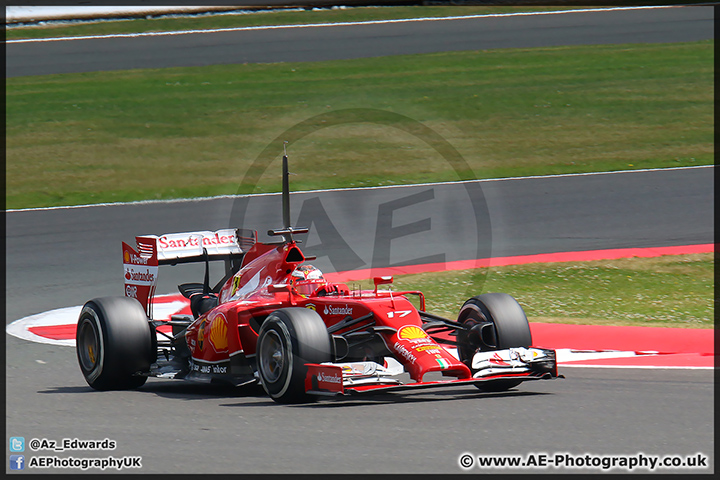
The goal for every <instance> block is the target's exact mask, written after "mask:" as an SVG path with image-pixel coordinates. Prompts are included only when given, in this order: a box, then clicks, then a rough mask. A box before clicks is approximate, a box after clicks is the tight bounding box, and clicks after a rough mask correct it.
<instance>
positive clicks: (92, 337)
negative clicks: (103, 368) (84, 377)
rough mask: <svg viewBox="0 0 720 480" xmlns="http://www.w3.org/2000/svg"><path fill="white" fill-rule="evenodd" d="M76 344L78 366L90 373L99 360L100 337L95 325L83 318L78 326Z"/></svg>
mask: <svg viewBox="0 0 720 480" xmlns="http://www.w3.org/2000/svg"><path fill="white" fill-rule="evenodd" d="M77 342H78V344H77V350H78V357H79V358H80V366H81V367H82V369H83V370H84V371H85V372H91V371H92V370H93V369H94V368H95V367H96V366H97V364H98V360H99V358H100V336H99V335H98V332H97V328H96V326H95V324H94V323H93V322H91V321H90V320H89V319H87V318H84V319H83V321H82V324H81V325H80V333H79V335H78V338H77Z"/></svg>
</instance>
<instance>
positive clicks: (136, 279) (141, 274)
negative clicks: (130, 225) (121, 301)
mask: <svg viewBox="0 0 720 480" xmlns="http://www.w3.org/2000/svg"><path fill="white" fill-rule="evenodd" d="M256 238H257V234H256V233H255V232H253V231H251V230H246V229H236V228H227V229H222V230H217V231H215V232H211V231H197V232H184V233H167V234H165V235H160V236H156V235H144V236H139V237H135V241H136V242H137V250H135V249H134V248H132V247H131V246H130V245H128V244H127V243H125V242H123V244H122V245H123V267H124V276H125V296H127V297H132V298H136V299H137V300H138V301H139V302H140V304H141V305H142V306H143V308H145V311H146V312H147V314H148V317H150V318H152V302H151V300H152V297H153V295H154V294H155V287H156V286H157V276H158V266H159V265H177V264H179V263H194V262H204V261H207V260H225V261H231V260H240V259H242V257H243V255H244V254H245V252H247V251H248V250H249V249H250V248H252V246H253V245H254V244H255V242H256Z"/></svg>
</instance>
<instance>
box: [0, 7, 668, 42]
mask: <svg viewBox="0 0 720 480" xmlns="http://www.w3.org/2000/svg"><path fill="white" fill-rule="evenodd" d="M679 7H681V6H678V5H658V6H648V7H637V6H636V7H609V8H596V9H572V10H558V11H552V12H518V13H489V14H483V15H466V16H454V17H422V18H401V19H395V20H368V21H362V22H339V23H310V24H300V25H266V26H254V27H230V28H213V29H207V30H176V31H169V32H143V33H118V34H108V35H88V36H81V37H52V38H27V39H17V40H6V42H5V43H39V42H61V41H72V40H98V39H106V38H136V37H158V36H171V35H189V34H204V33H224V32H241V31H251V30H278V29H292V28H325V27H348V26H361V25H384V24H392V23H410V22H439V21H453V20H468V19H475V18H495V17H521V16H539V15H562V14H568V13H595V12H612V11H623V10H653V9H660V8H679Z"/></svg>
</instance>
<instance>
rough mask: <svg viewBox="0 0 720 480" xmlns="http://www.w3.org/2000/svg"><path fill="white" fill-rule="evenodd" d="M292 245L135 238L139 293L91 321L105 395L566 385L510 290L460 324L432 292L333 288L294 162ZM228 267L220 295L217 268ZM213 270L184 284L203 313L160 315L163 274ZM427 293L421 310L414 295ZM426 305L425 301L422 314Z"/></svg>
mask: <svg viewBox="0 0 720 480" xmlns="http://www.w3.org/2000/svg"><path fill="white" fill-rule="evenodd" d="M282 204H283V223H284V226H283V228H281V229H277V230H270V231H269V232H268V234H269V235H270V236H274V237H279V241H275V242H268V243H261V242H258V241H257V233H256V232H252V231H247V230H243V229H227V230H219V231H216V232H190V233H176V234H167V235H161V236H152V235H147V236H139V237H136V242H137V247H136V248H133V247H131V246H130V245H128V244H126V243H123V264H124V270H125V296H124V297H103V298H96V299H93V300H91V301H89V302H87V303H86V304H85V305H84V306H83V308H82V311H81V314H80V317H79V320H78V324H77V334H76V340H77V357H78V362H79V364H80V369H81V371H82V373H83V375H84V377H85V380H86V381H87V383H88V384H89V385H90V386H91V387H92V388H94V389H97V390H120V389H132V388H137V387H140V386H142V385H143V384H144V383H145V382H146V380H147V378H148V377H159V378H173V379H186V380H194V381H201V382H212V383H218V382H222V383H228V384H232V385H238V386H239V385H246V384H252V383H260V384H261V385H262V387H263V388H264V390H265V391H266V392H267V394H268V395H269V396H270V397H271V398H272V399H273V400H274V401H276V402H279V403H301V402H307V401H312V400H314V399H317V398H318V397H321V396H338V395H355V394H366V393H371V392H380V391H394V390H402V389H420V388H430V387H437V386H447V385H458V384H467V385H474V386H476V387H478V388H480V389H481V390H487V391H498V390H507V389H510V388H512V387H515V386H516V385H518V384H519V383H521V382H523V381H526V380H537V379H547V378H552V377H557V376H558V373H557V363H556V360H555V352H554V351H553V350H547V349H541V348H534V347H531V344H532V339H531V334H530V328H529V325H528V321H527V318H526V316H525V313H524V312H523V309H522V308H521V306H520V305H519V304H518V302H517V301H515V299H514V298H512V297H511V296H510V295H507V294H504V293H486V294H483V295H479V296H476V297H473V298H470V299H469V300H467V301H466V302H465V304H464V305H463V306H462V307H461V308H460V311H459V314H458V317H457V319H456V320H450V319H446V318H442V317H440V316H437V315H433V314H431V313H428V312H426V311H425V298H424V296H423V294H422V293H421V292H419V291H393V290H392V289H390V290H388V289H386V287H383V288H382V289H381V288H379V287H380V286H382V285H388V284H391V283H392V277H376V278H374V285H375V289H374V290H361V289H359V288H353V289H350V288H349V287H348V286H347V285H346V284H342V283H332V282H329V281H327V280H326V279H325V278H324V276H323V275H322V274H321V273H320V272H319V270H317V269H316V268H314V267H312V266H311V265H309V264H307V263H306V262H308V261H310V260H312V259H310V258H307V257H305V256H304V255H303V253H302V251H301V249H300V247H299V245H298V244H299V241H297V240H295V239H294V238H293V235H296V234H300V233H306V232H307V231H308V230H307V229H306V228H297V227H293V226H291V223H290V208H289V205H290V194H289V187H288V171H287V155H285V156H283V193H282ZM216 260H220V261H224V262H225V273H226V274H225V276H224V278H222V279H221V280H220V281H219V283H217V285H215V286H214V287H211V284H210V281H209V271H210V269H209V262H210V261H216ZM188 262H204V263H205V276H204V281H203V282H202V283H185V284H182V285H179V286H178V288H179V290H180V292H181V294H182V295H183V296H184V297H186V298H187V299H188V300H189V303H190V310H191V312H192V315H173V316H171V317H170V319H169V320H154V319H153V315H152V305H153V302H152V299H153V296H154V293H155V287H156V284H157V277H158V269H159V266H163V265H175V264H179V263H188ZM411 298H413V299H414V301H411V300H410V299H411ZM416 304H417V305H419V306H416Z"/></svg>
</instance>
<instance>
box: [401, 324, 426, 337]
mask: <svg viewBox="0 0 720 480" xmlns="http://www.w3.org/2000/svg"><path fill="white" fill-rule="evenodd" d="M398 338H402V339H403V340H417V339H420V338H428V336H427V333H425V330H423V329H422V328H420V327H416V326H415V325H405V326H404V327H402V328H401V329H400V330H399V331H398Z"/></svg>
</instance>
